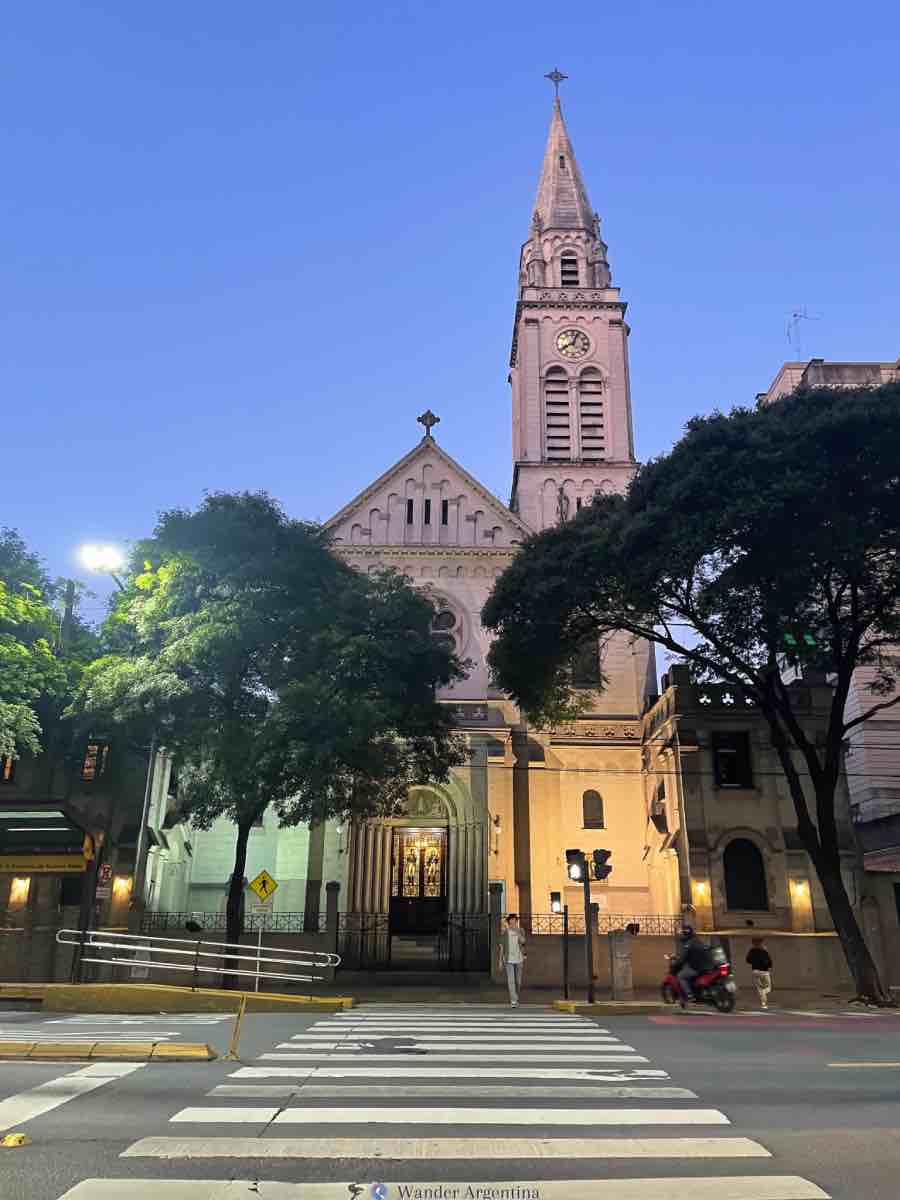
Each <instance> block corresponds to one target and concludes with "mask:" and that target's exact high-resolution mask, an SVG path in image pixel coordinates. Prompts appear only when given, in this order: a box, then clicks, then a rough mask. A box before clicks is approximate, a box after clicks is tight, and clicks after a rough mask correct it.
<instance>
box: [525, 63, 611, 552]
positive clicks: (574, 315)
mask: <svg viewBox="0 0 900 1200" xmlns="http://www.w3.org/2000/svg"><path fill="white" fill-rule="evenodd" d="M548 78H549V79H551V81H552V82H553V83H554V84H555V86H556V88H557V96H556V98H555V100H554V103H553V115H552V117H551V120H550V132H549V135H548V137H547V148H546V150H545V152H544V161H543V165H542V167H541V176H540V182H539V183H538V190H537V198H536V200H535V204H534V213H533V216H532V219H531V228H530V230H529V234H528V240H527V241H526V242H525V244H524V245H523V246H522V252H521V255H520V257H519V285H518V303H517V304H516V315H515V325H514V328H513V340H512V353H511V356H510V376H509V381H510V383H511V385H512V417H513V485H512V498H511V500H510V507H511V508H512V509H513V511H514V512H517V513H518V514H519V516H520V517H521V518H522V519H523V520H524V521H525V522H526V524H528V525H529V526H530V527H531V528H532V529H535V530H540V529H545V528H546V527H547V526H548V525H553V524H556V523H557V522H559V521H563V520H566V518H567V517H570V516H574V514H575V513H576V512H577V510H578V509H579V508H581V507H582V506H583V505H586V504H590V502H591V500H592V498H593V496H594V493H595V492H597V491H601V490H602V491H614V492H620V491H624V489H625V487H626V486H627V484H628V481H629V479H630V478H631V476H632V474H633V472H634V467H635V460H634V436H633V433H632V422H631V396H630V388H629V379H628V326H627V325H626V324H625V307H626V306H625V302H624V301H623V300H622V299H621V297H620V295H619V289H618V288H616V287H613V286H612V281H611V276H610V270H609V263H608V261H607V254H606V252H607V247H606V243H605V242H604V241H603V238H602V237H601V234H600V218H599V217H598V216H597V214H596V212H594V210H593V209H592V207H591V204H590V201H589V199H588V194H587V189H586V187H585V185H584V180H583V179H582V177H581V171H580V170H579V167H578V162H577V160H576V158H575V152H574V150H573V149H572V143H571V141H570V139H569V134H568V130H567V129H566V124H565V121H564V120H563V115H562V109H561V107H560V103H559V94H558V91H559V82H560V80H561V79H563V78H565V76H563V75H561V74H560V73H559V72H558V71H553V72H552V73H551V74H550V75H549V76H548Z"/></svg>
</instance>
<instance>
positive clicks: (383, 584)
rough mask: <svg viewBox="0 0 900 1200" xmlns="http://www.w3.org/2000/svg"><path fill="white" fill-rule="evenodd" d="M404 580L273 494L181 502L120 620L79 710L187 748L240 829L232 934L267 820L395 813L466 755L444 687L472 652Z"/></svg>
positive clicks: (195, 812)
mask: <svg viewBox="0 0 900 1200" xmlns="http://www.w3.org/2000/svg"><path fill="white" fill-rule="evenodd" d="M433 616H434V609H433V607H432V605H431V603H430V602H429V600H428V599H427V597H425V596H424V595H422V594H421V593H418V592H416V591H414V590H413V589H412V588H410V587H409V586H408V585H407V583H406V582H405V581H404V580H403V579H401V578H400V577H398V576H396V575H392V574H384V575H379V576H376V577H374V578H373V577H367V576H363V575H360V574H358V573H357V572H355V571H353V570H352V569H351V568H350V567H348V566H347V565H346V564H345V563H344V562H343V561H342V560H341V559H340V558H339V557H338V556H337V555H335V554H334V553H333V552H332V550H331V547H330V544H329V539H328V537H327V535H326V534H325V532H324V531H323V530H322V529H321V528H320V527H318V526H316V525H313V524H307V523H304V522H300V521H293V520H289V519H288V518H287V517H286V516H285V515H284V513H283V512H282V511H281V510H280V509H279V507H278V506H277V504H275V502H274V501H272V500H271V499H270V498H269V497H268V496H265V495H261V494H247V493H243V494H239V495H231V494H221V493H220V494H214V495H210V496H208V497H207V498H206V500H205V501H204V503H203V504H202V505H201V506H200V508H199V509H198V510H197V511H196V512H181V511H175V512H168V513H164V514H163V515H162V517H161V518H160V522H159V525H158V527H157V529H156V532H155V536H154V538H153V539H152V540H150V541H148V542H145V543H144V544H143V545H141V546H140V547H139V548H138V552H137V556H136V560H135V563H134V570H133V571H132V573H131V578H130V582H129V585H128V587H127V588H126V590H125V591H124V592H123V593H121V594H120V595H119V597H117V600H116V605H115V608H114V611H113V613H112V615H111V617H110V620H109V621H108V623H107V636H108V637H109V639H110V643H111V645H112V646H113V647H114V652H113V653H110V654H108V655H107V656H105V657H104V658H103V659H101V660H99V661H98V662H96V663H95V664H93V665H92V667H91V668H90V669H89V670H88V672H87V675H86V677H85V680H84V685H83V688H82V692H81V696H80V700H79V707H80V709H81V710H82V711H85V712H90V713H95V714H103V715H105V716H106V717H108V718H111V719H113V720H114V721H118V722H120V723H121V724H123V725H126V726H129V727H131V728H132V729H133V730H134V729H144V730H149V729H151V728H152V729H153V730H154V731H155V732H156V734H157V736H158V739H159V742H160V744H161V745H164V746H165V747H166V748H167V750H169V751H170V752H171V753H173V755H174V757H175V762H176V767H177V770H178V800H179V808H180V811H181V815H182V816H183V817H189V818H190V820H191V821H192V822H193V823H194V824H195V825H197V826H199V827H200V828H208V827H209V826H210V825H211V824H212V822H213V821H214V820H216V818H218V817H220V816H226V817H228V818H229V819H230V820H232V821H233V822H234V823H235V825H236V826H237V836H236V843H235V860H234V871H233V874H232V878H231V884H230V887H229V893H228V902H227V928H228V940H229V941H232V942H233V941H237V940H238V939H239V936H240V933H241V930H242V906H241V901H242V897H243V881H244V870H245V864H246V855H247V842H248V838H249V834H250V830H251V828H252V827H253V825H254V823H255V822H256V821H257V820H258V819H259V818H260V817H261V815H262V813H263V812H264V811H265V810H266V808H267V807H269V806H270V805H271V806H273V807H274V808H275V811H276V812H277V814H278V816H279V819H280V821H281V822H282V824H284V825H294V824H297V823H299V822H301V821H312V820H324V819H326V818H327V817H329V816H332V815H335V814H351V815H360V814H366V813H374V812H379V811H389V810H390V809H391V807H392V805H393V804H394V803H395V802H396V801H398V800H400V799H401V798H402V797H404V796H405V794H406V791H407V789H408V788H409V786H410V785H412V784H415V783H424V782H426V781H427V780H429V779H442V778H445V777H446V775H447V773H448V771H449V770H450V768H451V767H452V766H453V765H455V764H456V763H458V762H461V761H462V747H461V743H460V741H459V739H458V738H457V736H456V735H455V734H454V732H453V727H452V718H451V715H450V714H449V712H448V710H447V708H446V707H445V706H442V705H441V704H439V703H438V702H437V699H436V695H435V691H436V689H437V688H438V687H440V686H442V685H445V684H447V683H449V682H451V681H452V680H454V679H456V678H458V677H459V676H460V674H461V670H462V667H461V664H460V663H459V662H458V661H457V659H456V658H455V657H454V655H453V654H452V653H450V652H448V651H447V650H446V649H445V648H444V647H443V646H442V645H440V644H439V643H438V642H437V641H436V640H435V638H434V637H433V636H432V635H431V622H432V620H433Z"/></svg>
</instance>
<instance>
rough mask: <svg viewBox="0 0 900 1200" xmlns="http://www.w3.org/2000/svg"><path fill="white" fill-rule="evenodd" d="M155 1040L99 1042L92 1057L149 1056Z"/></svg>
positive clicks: (92, 1052)
mask: <svg viewBox="0 0 900 1200" xmlns="http://www.w3.org/2000/svg"><path fill="white" fill-rule="evenodd" d="M155 1045H156V1043H155V1042H97V1043H96V1044H95V1045H94V1048H93V1050H92V1051H91V1058H136V1059H144V1058H149V1057H150V1055H151V1054H152V1053H153V1047H154V1046H155Z"/></svg>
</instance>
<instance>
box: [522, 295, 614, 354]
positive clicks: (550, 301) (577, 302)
mask: <svg viewBox="0 0 900 1200" xmlns="http://www.w3.org/2000/svg"><path fill="white" fill-rule="evenodd" d="M528 291H530V292H537V293H538V295H537V297H536V298H535V299H533V300H532V299H527V300H526V299H522V300H519V301H518V302H517V303H516V314H515V317H514V318H513V336H512V348H511V350H510V353H509V365H510V366H511V367H514V366H515V365H516V359H517V357H518V353H519V322H520V319H521V316H522V313H523V312H524V311H525V310H526V309H535V308H540V309H545V310H546V309H573V308H576V309H593V310H594V311H597V310H601V311H603V310H605V311H608V312H617V313H618V314H619V316H620V317H621V318H622V319H623V320H624V317H625V310H626V309H627V308H628V305H627V304H626V302H625V301H624V300H606V299H604V298H603V297H604V296H605V295H606V293H605V292H603V291H591V290H589V289H586V288H578V289H574V288H573V289H572V290H571V291H567V290H566V289H564V288H541V289H538V288H529V289H528Z"/></svg>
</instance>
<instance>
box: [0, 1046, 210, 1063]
mask: <svg viewBox="0 0 900 1200" xmlns="http://www.w3.org/2000/svg"><path fill="white" fill-rule="evenodd" d="M216 1057H217V1055H216V1052H215V1050H213V1048H212V1046H207V1045H206V1044H205V1043H203V1042H182V1043H180V1044H179V1043H178V1042H0V1062H3V1061H10V1060H15V1061H23V1060H26V1061H28V1062H48V1061H52V1062H85V1061H86V1060H87V1059H90V1060H91V1061H92V1062H96V1061H97V1060H98V1059H104V1060H106V1061H114V1062H150V1061H151V1060H152V1061H153V1062H212V1060H213V1059H214V1058H216Z"/></svg>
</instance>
